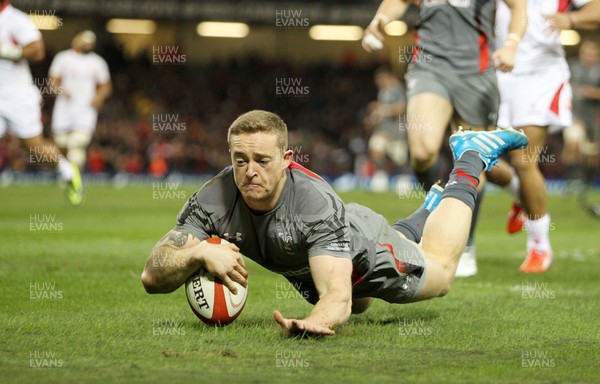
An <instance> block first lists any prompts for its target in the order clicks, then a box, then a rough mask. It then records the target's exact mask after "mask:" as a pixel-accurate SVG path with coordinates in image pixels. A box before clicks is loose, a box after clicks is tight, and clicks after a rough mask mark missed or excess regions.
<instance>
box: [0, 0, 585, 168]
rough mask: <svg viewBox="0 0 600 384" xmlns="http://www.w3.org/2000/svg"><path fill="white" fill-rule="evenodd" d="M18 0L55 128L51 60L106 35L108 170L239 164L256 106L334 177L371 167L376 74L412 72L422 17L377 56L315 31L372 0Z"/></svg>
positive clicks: (353, 21)
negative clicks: (37, 52)
mask: <svg viewBox="0 0 600 384" xmlns="http://www.w3.org/2000/svg"><path fill="white" fill-rule="evenodd" d="M12 3H13V4H14V5H15V6H16V7H18V8H20V9H22V10H24V11H25V12H29V13H30V14H31V15H33V16H34V18H35V19H36V22H37V23H38V25H39V27H40V29H42V34H43V37H44V41H45V43H46V50H47V56H46V59H45V60H44V61H43V62H42V63H36V64H34V65H32V72H33V76H34V82H35V83H36V85H37V86H38V88H40V91H41V92H42V95H43V97H44V106H43V118H44V126H45V133H46V135H48V136H49V134H50V132H49V126H50V116H51V111H52V106H53V102H54V96H53V95H52V94H51V93H50V92H49V90H48V87H47V85H48V84H47V80H46V79H47V73H48V67H49V65H50V62H51V60H52V58H53V56H54V55H55V54H56V53H57V52H59V51H61V50H64V49H67V48H68V47H69V45H70V41H71V39H72V37H73V36H74V34H75V33H77V32H78V31H81V30H83V29H91V30H93V31H95V32H96V34H97V35H98V43H97V48H96V51H97V52H98V53H99V54H100V55H101V56H102V57H104V58H105V60H106V61H107V62H108V64H109V67H110V71H111V75H112V80H113V86H114V92H113V94H112V96H111V97H110V98H109V99H108V100H107V102H106V104H105V107H104V108H103V109H102V111H101V113H100V116H99V122H98V126H97V131H96V134H95V136H94V139H93V141H92V143H91V145H90V147H89V151H88V155H89V157H88V165H87V167H86V170H85V171H86V173H87V174H89V175H105V176H111V175H114V174H117V173H121V174H129V175H140V174H151V175H153V176H155V177H162V176H165V175H167V174H170V173H184V174H190V175H202V174H214V173H216V172H218V171H219V170H220V169H222V168H223V167H224V166H225V165H227V163H228V161H229V160H228V155H227V152H226V143H225V141H224V137H225V136H224V134H225V132H226V129H227V126H228V124H229V123H230V122H231V121H233V119H234V118H235V117H236V116H237V115H239V114H241V113H243V112H245V111H247V110H250V109H254V108H260V109H267V110H271V111H274V112H276V113H279V114H280V115H281V116H282V117H283V118H284V120H285V121H286V122H287V124H288V127H289V129H290V146H291V147H292V148H293V149H294V150H295V152H296V153H297V155H296V161H298V162H300V163H302V164H303V165H305V166H308V167H310V168H311V169H313V170H314V171H316V172H318V173H320V174H322V175H324V176H326V177H329V178H335V177H338V176H340V175H342V174H345V173H353V174H355V175H361V174H365V173H368V168H365V166H364V164H363V163H362V162H357V161H356V160H357V157H359V158H362V157H361V155H363V154H364V153H365V152H366V139H367V138H368V132H366V130H365V129H364V126H363V123H362V121H363V118H364V117H365V113H366V106H367V104H368V102H369V101H372V100H374V99H376V95H377V90H376V87H375V84H374V82H373V76H372V74H373V71H374V69H375V68H377V67H378V66H379V65H381V64H388V65H391V66H392V67H393V68H394V70H395V72H396V73H397V74H398V75H399V77H402V76H403V74H404V72H405V69H406V64H407V62H408V61H409V59H410V58H409V55H410V48H411V42H412V36H411V32H410V29H411V26H412V25H413V24H414V21H415V16H416V13H415V10H414V9H412V10H411V11H409V12H408V13H407V15H406V16H405V18H404V21H405V22H406V24H405V27H407V28H406V33H404V34H402V35H400V36H391V37H390V38H389V42H388V44H386V47H385V48H384V50H382V51H380V52H378V53H376V54H367V53H366V52H364V50H363V49H362V48H361V47H360V41H359V39H360V35H358V37H356V36H355V37H354V40H352V41H317V40H313V39H312V38H311V37H309V32H310V29H311V28H312V27H313V26H315V25H321V24H325V25H327V24H336V25H355V26H357V28H363V27H364V26H365V25H366V24H368V22H369V21H370V19H371V17H372V15H373V14H374V11H375V9H376V7H377V5H378V3H379V2H378V1H373V0H370V1H350V2H344V3H341V2H339V3H332V2H326V1H304V2H290V3H287V2H286V3H280V2H266V1H265V2H262V1H246V2H236V1H226V2H205V1H202V2H200V1H194V0H182V1H160V0H140V1H133V0H124V1H113V0H111V1H103V2H86V1H73V0H54V1H40V0H37V1H36V0H20V1H19V0H17V1H13V2H12ZM115 18H118V19H137V20H138V21H139V20H145V21H146V23H148V24H149V25H148V24H147V25H142V26H132V25H129V24H126V26H125V28H133V32H134V33H118V32H117V33H114V32H115V31H116V30H115V28H119V27H118V26H117V27H115V26H112V27H111V23H112V22H114V20H113V19H115ZM207 20H219V21H234V22H244V23H247V25H248V26H249V33H248V34H247V36H246V37H244V38H215V37H204V36H200V35H199V32H198V31H197V27H198V24H199V23H200V22H202V21H207ZM122 27H123V26H121V28H122ZM148 28H149V29H148ZM401 29H402V28H401ZM109 30H112V31H113V32H110V31H109ZM131 31H132V30H130V32H131ZM399 32H400V33H402V32H403V31H399ZM350 35H351V34H346V36H343V37H345V38H352V36H350ZM566 48H567V52H568V54H569V55H570V56H573V55H575V54H576V52H577V46H576V45H574V46H566ZM560 144H561V137H560V135H555V136H553V137H552V138H551V140H550V141H549V145H548V151H549V152H548V153H550V154H554V155H555V156H556V157H557V158H559V155H560V147H561V145H560ZM27 158H28V154H27V153H26V151H22V150H21V149H20V148H19V146H18V143H17V142H16V141H8V142H7V141H3V142H2V143H1V144H0V168H6V167H7V166H9V167H10V168H11V169H13V170H15V171H17V172H22V171H32V172H38V171H40V167H39V165H32V164H28V161H27ZM545 165H548V164H543V166H542V168H543V171H544V173H545V175H546V176H547V177H549V178H561V177H564V175H565V169H564V167H562V166H561V164H560V161H558V162H552V164H551V166H545ZM404 172H408V170H407V169H404Z"/></svg>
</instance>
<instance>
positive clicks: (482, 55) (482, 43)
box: [479, 31, 490, 72]
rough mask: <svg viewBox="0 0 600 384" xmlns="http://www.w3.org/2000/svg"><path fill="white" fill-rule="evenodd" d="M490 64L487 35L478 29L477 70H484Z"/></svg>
mask: <svg viewBox="0 0 600 384" xmlns="http://www.w3.org/2000/svg"><path fill="white" fill-rule="evenodd" d="M489 66H490V45H489V44H488V39H487V36H486V35H485V34H484V33H483V32H482V31H479V72H484V71H485V70H486V69H488V67H489Z"/></svg>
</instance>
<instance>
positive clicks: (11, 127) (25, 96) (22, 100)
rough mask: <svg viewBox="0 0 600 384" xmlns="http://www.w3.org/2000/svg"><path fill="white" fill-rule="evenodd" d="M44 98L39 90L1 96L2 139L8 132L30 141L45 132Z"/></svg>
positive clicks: (0, 133) (0, 125) (0, 126)
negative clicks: (41, 107) (42, 108)
mask: <svg viewBox="0 0 600 384" xmlns="http://www.w3.org/2000/svg"><path fill="white" fill-rule="evenodd" d="M41 101H42V97H41V96H40V93H39V92H38V90H37V88H35V87H32V88H31V89H27V90H24V91H23V92H19V93H14V92H6V93H3V94H2V95H0V137H4V136H5V135H6V132H7V131H8V132H9V133H10V134H11V135H13V136H15V137H18V138H20V139H30V138H32V137H35V136H39V135H41V134H42V132H43V129H44V127H43V125H42V113H41V111H40V105H41Z"/></svg>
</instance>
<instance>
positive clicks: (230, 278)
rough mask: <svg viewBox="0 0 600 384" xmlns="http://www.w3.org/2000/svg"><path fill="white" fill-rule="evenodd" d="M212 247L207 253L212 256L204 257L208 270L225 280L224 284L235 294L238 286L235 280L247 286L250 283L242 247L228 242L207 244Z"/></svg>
mask: <svg viewBox="0 0 600 384" xmlns="http://www.w3.org/2000/svg"><path fill="white" fill-rule="evenodd" d="M205 246H206V247H210V248H207V249H210V250H209V251H207V252H205V254H207V255H210V257H204V258H203V259H202V260H203V265H204V268H206V270H207V271H208V272H209V273H211V274H212V275H214V276H216V277H218V278H219V279H221V281H223V284H225V286H226V287H227V288H228V289H229V290H230V291H231V292H233V293H234V294H235V293H237V288H236V287H235V285H234V284H233V282H234V281H235V282H237V283H239V284H241V285H242V286H244V287H246V286H247V284H248V280H247V279H246V278H247V277H248V271H247V270H246V265H245V263H244V259H243V258H242V255H241V254H240V249H239V248H238V247H237V246H236V245H235V244H232V243H227V244H209V243H206V244H205Z"/></svg>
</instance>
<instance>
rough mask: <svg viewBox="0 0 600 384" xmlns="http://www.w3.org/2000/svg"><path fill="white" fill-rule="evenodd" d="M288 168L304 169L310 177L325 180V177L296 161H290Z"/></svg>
mask: <svg viewBox="0 0 600 384" xmlns="http://www.w3.org/2000/svg"><path fill="white" fill-rule="evenodd" d="M288 169H289V170H292V169H297V170H299V171H302V172H304V173H306V174H307V175H308V176H310V177H314V178H315V179H319V180H323V178H322V177H321V176H319V175H317V174H316V173H314V172H313V171H311V170H310V169H307V168H304V167H303V166H301V165H300V164H298V163H296V162H295V161H292V162H291V163H290V165H289V166H288Z"/></svg>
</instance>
